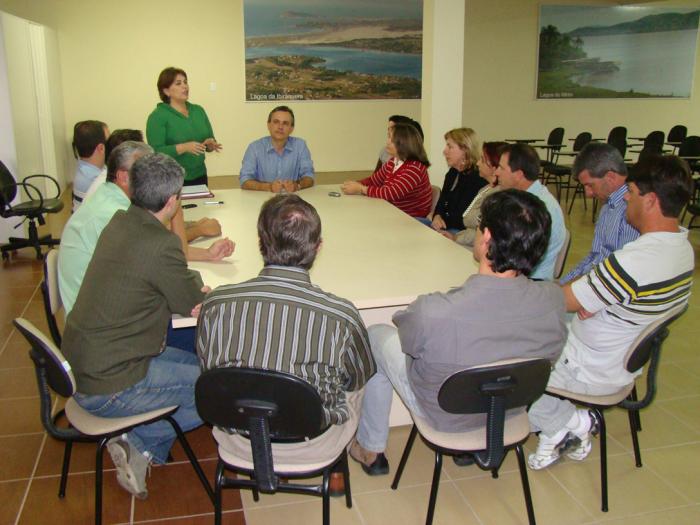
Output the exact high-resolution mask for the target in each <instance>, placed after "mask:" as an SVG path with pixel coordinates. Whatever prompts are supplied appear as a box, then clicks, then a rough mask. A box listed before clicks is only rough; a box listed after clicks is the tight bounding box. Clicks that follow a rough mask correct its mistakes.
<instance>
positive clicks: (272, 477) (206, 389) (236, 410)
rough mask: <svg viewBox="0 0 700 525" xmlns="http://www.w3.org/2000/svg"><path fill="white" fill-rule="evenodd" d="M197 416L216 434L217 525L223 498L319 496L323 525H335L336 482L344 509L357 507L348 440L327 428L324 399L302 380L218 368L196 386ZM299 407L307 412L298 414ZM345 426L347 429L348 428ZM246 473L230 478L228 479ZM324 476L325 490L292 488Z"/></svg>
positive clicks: (281, 374) (320, 486) (280, 374)
mask: <svg viewBox="0 0 700 525" xmlns="http://www.w3.org/2000/svg"><path fill="white" fill-rule="evenodd" d="M195 401H196V403H197V412H199V415H200V417H201V418H202V419H203V420H204V421H205V422H207V423H209V424H211V425H212V426H214V427H216V428H215V430H214V433H215V437H216V436H217V433H220V436H225V438H221V437H218V438H217V441H220V440H222V439H225V441H226V443H221V442H219V447H218V452H219V460H218V463H217V467H216V478H215V482H214V494H215V498H214V523H215V524H216V525H219V524H220V523H221V491H222V489H225V488H231V487H233V488H238V489H249V490H251V491H252V493H253V499H254V500H255V501H258V497H259V492H263V493H265V494H274V493H276V492H290V493H296V494H309V495H313V496H320V497H321V498H322V501H323V504H322V508H323V525H329V523H330V491H329V483H330V475H331V473H332V472H334V471H340V472H342V473H343V474H344V476H345V504H346V506H347V507H348V508H351V507H352V497H351V494H350V470H349V468H348V458H347V452H346V448H347V445H348V443H349V442H350V439H351V438H352V435H353V434H354V429H352V430H353V431H352V432H351V433H350V434H348V435H347V439H340V437H341V435H342V436H344V435H345V434H343V433H342V432H341V427H342V425H326V424H324V422H323V421H324V418H323V408H322V403H321V396H320V395H319V394H318V392H317V391H316V389H315V388H314V387H313V386H312V385H311V384H309V383H307V382H306V381H304V380H303V379H301V378H299V377H297V376H294V375H292V374H288V373H286V372H278V371H274V370H262V369H256V368H245V367H240V368H239V367H226V368H214V369H212V370H207V371H206V372H204V373H203V374H202V375H201V376H200V377H199V379H198V380H197V384H196V385H195ZM299 407H304V409H303V410H299ZM345 424H346V425H347V424H349V422H348V423H345ZM227 470H231V471H234V472H236V473H239V474H240V473H242V474H244V475H247V476H249V477H250V479H242V478H241V476H240V475H239V476H237V477H235V478H230V477H227V476H226V471H227ZM318 474H322V475H323V481H322V482H321V484H315V485H311V484H302V483H293V482H291V481H292V480H294V479H299V478H309V477H312V476H316V475H318Z"/></svg>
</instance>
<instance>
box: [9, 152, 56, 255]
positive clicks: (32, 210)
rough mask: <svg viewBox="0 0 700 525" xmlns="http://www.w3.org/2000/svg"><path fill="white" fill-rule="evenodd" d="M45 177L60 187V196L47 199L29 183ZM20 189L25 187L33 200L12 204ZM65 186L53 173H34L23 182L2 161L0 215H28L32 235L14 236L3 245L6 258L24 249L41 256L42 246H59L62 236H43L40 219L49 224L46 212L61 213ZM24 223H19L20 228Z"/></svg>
mask: <svg viewBox="0 0 700 525" xmlns="http://www.w3.org/2000/svg"><path fill="white" fill-rule="evenodd" d="M35 178H43V179H48V180H50V181H51V182H53V183H54V185H55V186H56V195H55V197H51V198H44V196H43V195H42V194H41V192H40V191H39V189H38V188H37V187H36V186H34V185H33V184H31V183H30V182H28V181H29V180H31V179H35ZM17 188H22V189H24V192H25V193H26V194H27V196H28V197H29V198H30V200H28V201H25V202H21V203H19V204H14V205H13V204H12V201H14V200H15V197H16V196H17ZM60 195H61V188H60V186H59V185H58V182H57V181H56V179H54V178H53V177H50V176H49V175H30V176H29V177H25V178H24V179H23V180H22V182H16V181H15V179H14V177H13V176H12V174H11V173H10V171H9V170H8V169H7V167H6V166H5V165H4V164H3V163H2V162H1V161H0V217H3V218H6V219H7V218H10V217H24V218H25V220H28V221H29V235H28V238H26V239H24V238H21V237H10V238H9V240H8V243H7V244H4V245H2V247H0V250H2V258H3V260H8V259H9V258H10V254H9V252H11V251H15V250H18V249H20V248H28V247H31V248H34V249H35V250H36V258H37V259H41V258H42V254H41V247H42V246H56V245H57V244H59V243H60V242H61V240H60V239H54V238H52V237H51V235H44V236H42V237H39V232H38V231H37V227H36V221H38V222H39V224H40V225H44V224H46V221H45V220H44V214H45V213H58V212H59V211H61V210H62V209H63V202H61V200H60V198H59V197H60ZM21 224H22V223H20V224H18V225H17V226H15V228H17V227H19V226H20V225H21Z"/></svg>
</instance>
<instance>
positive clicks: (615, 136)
mask: <svg viewBox="0 0 700 525" xmlns="http://www.w3.org/2000/svg"><path fill="white" fill-rule="evenodd" d="M613 141H616V142H619V141H623V142H627V128H626V127H625V126H615V127H614V128H613V129H611V130H610V133H608V144H612V143H613Z"/></svg>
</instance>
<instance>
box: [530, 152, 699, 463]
mask: <svg viewBox="0 0 700 525" xmlns="http://www.w3.org/2000/svg"><path fill="white" fill-rule="evenodd" d="M627 184H628V187H629V192H628V194H627V195H626V197H625V199H626V200H627V221H628V222H629V223H630V224H631V225H632V226H634V227H635V228H636V229H637V230H638V231H639V233H640V234H641V235H640V237H639V238H638V239H637V240H635V241H632V242H630V243H628V244H626V245H625V246H624V247H623V248H621V249H619V250H617V251H615V252H613V253H612V254H610V255H609V256H608V257H607V258H605V260H603V262H601V263H600V264H598V265H597V266H596V267H595V268H593V269H592V270H591V271H590V272H589V273H588V274H587V275H586V276H583V277H582V278H580V279H578V280H576V281H574V282H573V283H571V284H567V285H565V286H564V288H563V290H564V296H565V297H566V306H567V310H568V311H569V312H576V313H577V316H574V318H573V320H572V322H571V325H570V328H569V337H568V339H567V342H566V345H565V346H564V351H563V352H562V355H561V357H560V358H559V360H558V361H557V363H556V365H555V367H554V369H553V370H552V374H551V375H550V378H549V386H551V387H557V388H561V389H564V390H568V391H570V392H579V393H587V394H594V395H607V394H612V393H614V392H617V391H618V390H619V389H620V388H622V387H623V386H625V385H628V384H630V383H631V382H632V381H634V377H635V375H638V374H632V373H630V372H628V371H627V370H626V369H625V368H624V357H625V354H626V352H627V350H628V348H629V347H630V345H631V344H632V343H633V342H634V340H635V339H636V337H637V336H638V335H639V334H640V333H641V332H642V330H644V328H645V327H646V326H647V325H649V324H650V323H652V322H654V321H655V320H657V319H658V318H659V317H660V316H662V315H664V314H665V313H666V312H668V311H669V310H670V309H672V308H674V307H676V306H677V305H679V304H683V303H687V301H688V296H689V295H690V287H691V284H692V275H693V272H694V268H695V260H694V252H693V247H692V246H691V245H690V243H689V242H688V230H686V229H685V228H683V227H681V226H680V224H679V220H678V217H679V216H680V214H681V212H682V211H683V208H684V207H685V205H686V203H687V202H688V200H689V199H690V196H691V188H692V180H691V178H690V174H689V170H688V166H687V164H686V163H685V162H684V161H682V160H680V159H679V158H678V157H673V156H669V157H657V158H653V159H650V160H649V161H648V162H645V163H644V164H642V165H638V167H637V168H636V169H635V170H634V171H632V173H631V174H630V176H629V178H628V181H627ZM639 373H641V371H640V372H639ZM529 416H530V423H531V424H532V427H533V430H535V431H537V430H539V431H540V440H539V444H538V447H537V451H536V452H535V453H534V454H531V455H530V457H529V459H528V464H529V465H530V468H532V469H534V470H539V469H543V468H545V467H547V466H549V465H551V464H552V463H554V462H555V461H557V460H558V459H559V457H560V455H561V453H562V452H564V451H567V453H566V455H567V457H568V458H570V459H573V460H577V461H580V460H583V459H585V458H586V456H588V454H589V452H590V451H591V435H592V434H594V433H595V432H596V431H597V426H598V421H596V420H595V417H594V416H593V414H592V413H589V412H588V411H586V410H584V409H578V410H577V409H576V407H575V406H574V405H573V403H571V402H569V401H565V400H562V399H559V398H556V397H553V396H550V395H546V394H545V395H543V396H542V397H541V398H540V399H538V400H537V401H536V402H535V403H534V404H533V405H532V407H531V408H530V411H529Z"/></svg>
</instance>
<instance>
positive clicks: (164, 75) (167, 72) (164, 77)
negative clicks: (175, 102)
mask: <svg viewBox="0 0 700 525" xmlns="http://www.w3.org/2000/svg"><path fill="white" fill-rule="evenodd" d="M178 75H182V76H183V77H185V79H187V73H185V71H184V70H183V69H180V68H178V67H166V68H165V69H164V70H163V71H161V72H160V75H158V84H157V85H158V96H159V97H160V99H161V100H162V101H163V102H165V103H166V104H170V97H169V96H168V95H166V94H165V93H164V92H163V90H164V89H168V88H169V87H170V86H172V85H173V82H175V78H176V77H177V76H178Z"/></svg>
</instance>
